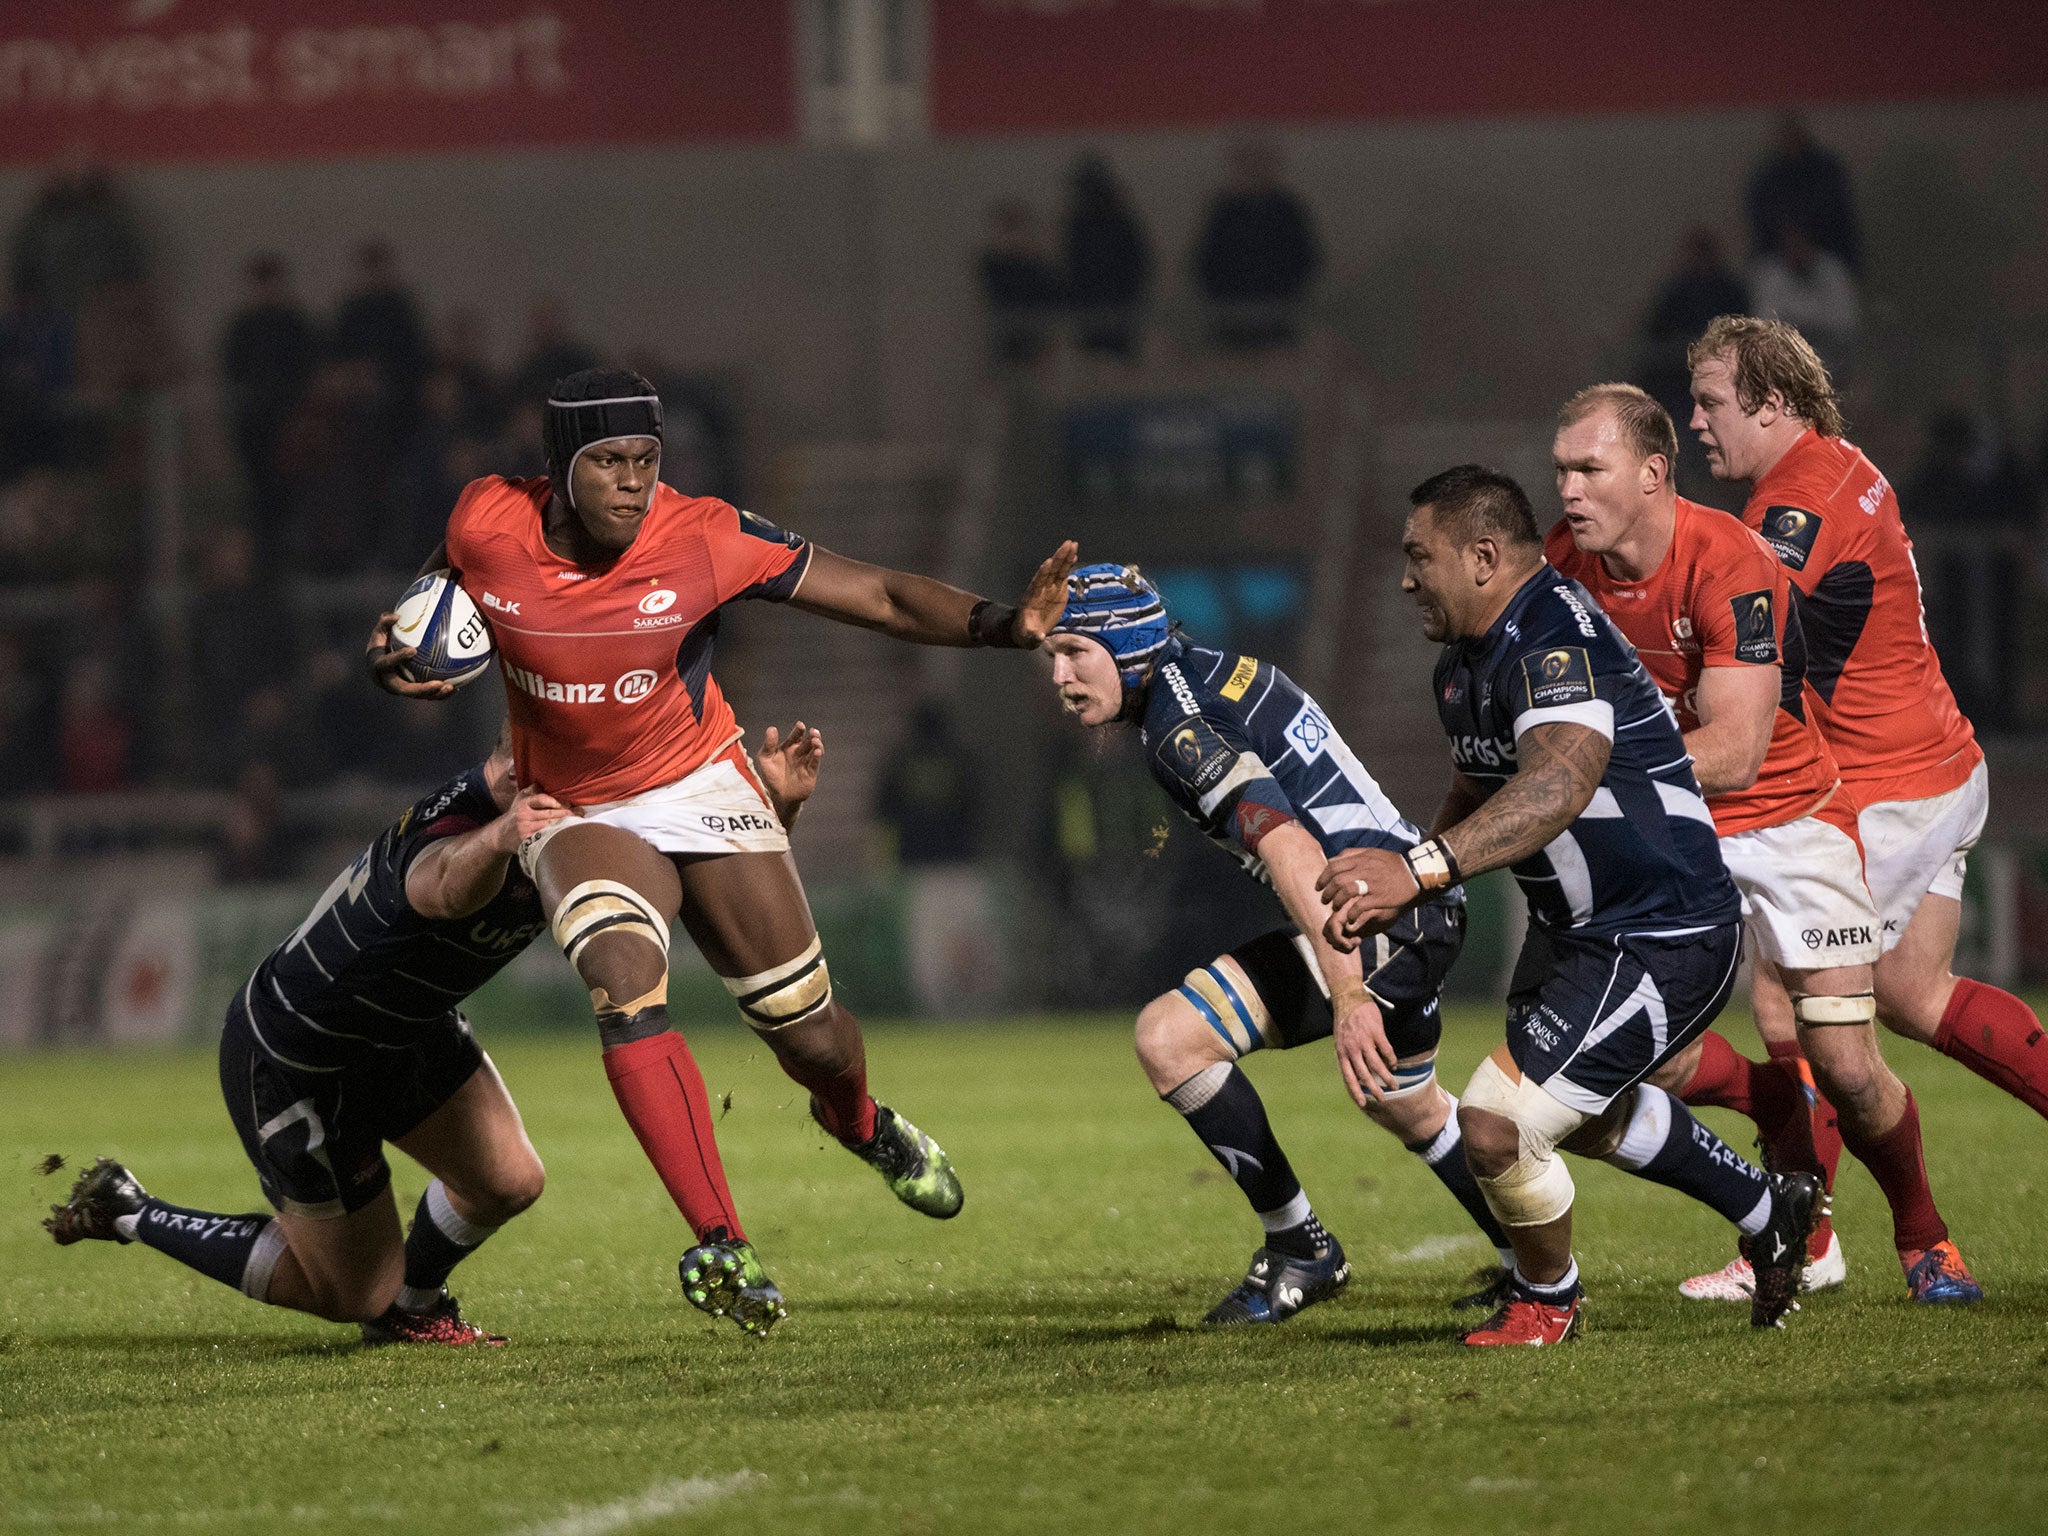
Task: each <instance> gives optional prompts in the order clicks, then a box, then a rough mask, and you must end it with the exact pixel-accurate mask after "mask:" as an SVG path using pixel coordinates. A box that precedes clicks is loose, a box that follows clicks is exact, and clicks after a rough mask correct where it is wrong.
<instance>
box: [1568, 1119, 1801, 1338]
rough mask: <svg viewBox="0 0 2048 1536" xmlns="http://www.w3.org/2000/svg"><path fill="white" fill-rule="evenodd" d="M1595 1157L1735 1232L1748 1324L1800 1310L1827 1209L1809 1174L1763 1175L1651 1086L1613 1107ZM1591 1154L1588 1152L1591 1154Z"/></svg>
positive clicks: (1765, 1323)
mask: <svg viewBox="0 0 2048 1536" xmlns="http://www.w3.org/2000/svg"><path fill="white" fill-rule="evenodd" d="M1616 1110H1617V1113H1615V1114H1614V1116H1613V1118H1612V1120H1611V1121H1610V1122H1609V1123H1610V1125H1611V1129H1609V1130H1607V1131H1606V1132H1605V1135H1604V1138H1603V1139H1604V1140H1605V1141H1606V1143H1607V1144H1606V1145H1605V1146H1604V1147H1601V1148H1599V1149H1598V1150H1597V1153H1596V1155H1599V1156H1601V1157H1603V1158H1604V1159H1605V1160H1606V1161H1607V1162H1609V1163H1612V1164H1613V1165H1614V1166H1615V1167H1617V1168H1622V1169H1626V1170H1627V1171H1628V1172H1630V1173H1633V1174H1635V1175H1637V1176H1638V1177H1639V1178H1645V1179H1648V1180H1650V1181H1651V1182H1652V1183H1654V1184H1662V1185H1664V1186H1666V1187H1667V1188H1670V1189H1675V1190H1678V1191H1680V1192H1681V1193H1683V1194H1688V1195H1691V1196H1692V1197H1693V1198H1694V1199H1695V1200H1698V1201H1699V1202H1701V1203H1702V1204H1703V1205H1708V1206H1711V1207H1712V1208H1713V1209H1715V1210H1717V1211H1719V1212H1720V1213H1721V1214H1722V1215H1723V1216H1725V1217H1727V1218H1728V1220H1730V1221H1731V1222H1733V1223H1734V1224H1735V1229H1736V1230H1737V1231H1738V1232H1740V1233H1741V1234H1742V1237H1743V1239H1744V1243H1743V1246H1744V1249H1745V1256H1746V1257H1747V1258H1748V1259H1749V1262H1750V1265H1751V1267H1752V1269H1753V1270H1754V1272H1755V1282H1754V1290H1753V1293H1752V1295H1751V1297H1750V1314H1749V1320H1750V1324H1751V1326H1753V1327H1757V1328H1765V1327H1771V1326H1776V1325H1779V1324H1781V1323H1782V1320H1783V1318H1784V1315H1785V1313H1786V1312H1788V1311H1790V1310H1792V1309H1794V1308H1795V1307H1796V1306H1797V1305H1798V1303H1797V1302H1796V1301H1795V1300H1794V1298H1795V1297H1796V1296H1797V1295H1798V1292H1799V1275H1800V1272H1801V1270H1803V1269H1804V1268H1805V1264H1806V1251H1807V1250H1806V1240H1807V1237H1808V1236H1809V1234H1810V1233H1811V1232H1812V1230H1813V1221H1814V1217H1815V1216H1816V1215H1817V1214H1818V1213H1819V1212H1820V1211H1821V1210H1822V1209H1824V1208H1825V1206H1826V1196H1825V1193H1824V1192H1823V1190H1822V1188H1821V1183H1820V1179H1819V1177H1818V1176H1817V1175H1815V1174H1811V1173H1776V1174H1774V1173H1766V1172H1764V1171H1763V1170H1762V1169H1761V1168H1757V1167H1755V1166H1753V1165H1752V1164H1750V1163H1748V1162H1746V1161H1745V1160H1744V1159H1743V1158H1741V1157H1740V1156H1738V1155H1737V1154H1736V1152H1735V1151H1734V1149H1733V1148H1731V1147H1730V1146H1729V1145H1728V1144H1727V1143H1726V1142H1724V1141H1722V1140H1721V1138H1720V1137H1718V1136H1716V1135H1715V1134H1714V1133H1713V1132H1712V1131H1710V1130H1708V1129H1707V1128H1706V1127H1705V1126H1704V1125H1702V1124H1700V1122H1699V1121H1698V1120H1696V1119H1694V1118H1693V1115H1692V1113H1691V1111H1689V1110H1688V1109H1687V1108H1686V1107H1685V1105H1683V1104H1682V1103H1680V1102H1679V1101H1678V1100H1677V1099H1675V1098H1673V1097H1672V1096H1671V1095H1670V1094H1668V1093H1666V1092H1665V1091H1664V1090H1663V1089H1662V1088H1658V1087H1655V1086H1653V1085H1652V1084H1649V1083H1639V1084H1637V1085H1636V1087H1635V1088H1633V1089H1632V1090H1630V1093H1629V1094H1628V1095H1625V1096H1624V1097H1623V1098H1622V1099H1620V1100H1618V1101H1617V1103H1616ZM1589 1150H1592V1149H1589Z"/></svg>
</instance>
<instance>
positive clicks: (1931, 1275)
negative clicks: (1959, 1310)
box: [1899, 1238, 1984, 1307]
mask: <svg viewBox="0 0 2048 1536" xmlns="http://www.w3.org/2000/svg"><path fill="white" fill-rule="evenodd" d="M1899 1264H1900V1266H1901V1267H1902V1268H1903V1269H1904V1270H1905V1271H1906V1291H1907V1293H1908V1294H1909V1295H1911V1296H1912V1298H1913V1299H1914V1300H1915V1301H1917V1302H1919V1303H1920V1305H1922V1306H1924V1307H1969V1306H1975V1305H1976V1304H1977V1303H1978V1302H1980V1301H1982V1300H1983V1299H1984V1288H1983V1287H1982V1286H1980V1285H1979V1284H1977V1281H1976V1279H1975V1277H1974V1276H1972V1275H1971V1273H1970V1266H1969V1265H1967V1264H1965V1263H1964V1262H1963V1256H1962V1254H1961V1252H1960V1251H1958V1249H1957V1248H1956V1245H1955V1244H1954V1243H1952V1242H1950V1241H1949V1240H1948V1239H1946V1238H1944V1239H1942V1241H1940V1242H1938V1243H1936V1244H1935V1245H1934V1246H1933V1247H1932V1248H1924V1249H1922V1250H1921V1251H1920V1252H1918V1253H1915V1252H1913V1251H1912V1250H1911V1249H1908V1250H1907V1251H1906V1252H1904V1253H1901V1254H1900V1255H1899Z"/></svg>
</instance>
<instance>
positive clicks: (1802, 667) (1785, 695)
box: [1778, 587, 1807, 720]
mask: <svg viewBox="0 0 2048 1536" xmlns="http://www.w3.org/2000/svg"><path fill="white" fill-rule="evenodd" d="M1778 665H1779V668H1780V671H1779V673H1778V708H1780V709H1782V710H1783V711H1785V713H1786V714H1788V715H1790V716H1791V717H1792V718H1793V719H1794V720H1804V719H1805V718H1806V666H1807V660H1806V625H1805V623H1804V622H1803V621H1802V620H1801V619H1800V617H1799V589H1798V588H1797V587H1794V588H1792V601H1791V602H1789V603H1787V604H1786V605H1785V638H1784V640H1783V641H1782V642H1781V643H1780V645H1779V654H1778Z"/></svg>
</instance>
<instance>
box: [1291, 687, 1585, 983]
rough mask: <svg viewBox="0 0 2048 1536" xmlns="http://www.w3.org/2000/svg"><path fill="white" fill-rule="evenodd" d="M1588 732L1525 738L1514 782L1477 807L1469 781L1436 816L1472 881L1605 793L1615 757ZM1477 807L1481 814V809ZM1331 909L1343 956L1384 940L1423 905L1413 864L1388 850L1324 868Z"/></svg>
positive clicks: (1351, 855)
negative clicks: (1363, 942)
mask: <svg viewBox="0 0 2048 1536" xmlns="http://www.w3.org/2000/svg"><path fill="white" fill-rule="evenodd" d="M1612 748H1613V743H1611V742H1610V741H1609V740H1608V739H1607V738H1606V737H1605V736H1603V735H1601V734H1600V733H1599V732H1598V731H1596V730H1593V729H1592V728H1591V727H1589V726H1583V725H1573V724H1571V723H1569V722H1568V721H1557V722H1554V723H1552V724H1549V725H1538V726H1532V727H1531V728H1530V729H1529V730H1527V731H1526V732H1524V733H1523V735H1522V737H1521V740H1520V744H1519V747H1518V751H1517V758H1518V761H1519V763H1520V766H1519V767H1518V768H1517V770H1516V772H1515V776H1514V777H1513V778H1511V779H1509V780H1508V781H1507V783H1505V784H1503V785H1502V786H1501V787H1500V788H1499V789H1498V790H1497V791H1495V792H1494V796H1493V798H1492V799H1490V800H1488V801H1486V802H1485V803H1484V804H1477V801H1478V796H1479V787H1478V785H1476V784H1474V783H1473V782H1472V781H1471V780H1470V779H1468V778H1467V777H1465V775H1463V774H1459V775H1458V776H1457V778H1456V779H1454V780H1453V781H1452V784H1451V792H1450V793H1449V794H1448V795H1446V796H1445V797H1444V803H1443V808H1442V809H1441V810H1439V811H1438V812H1437V816H1436V828H1437V829H1438V830H1437V833H1436V837H1437V841H1438V842H1440V843H1442V844H1443V845H1444V846H1445V847H1447V848H1448V849H1449V850H1450V853H1451V857H1452V858H1453V859H1455V860H1456V861H1457V869H1458V871H1459V877H1460V878H1465V879H1469V878H1470V877H1471V876H1473V875H1476V874H1480V873H1483V872H1484V871H1486V870H1489V869H1499V868H1501V867H1502V866H1503V865H1506V864H1513V863H1516V862H1518V861H1519V860H1522V859H1526V858H1527V857H1528V856H1529V855H1530V854H1532V853H1534V852H1536V851H1537V850H1538V849H1539V848H1542V847H1544V846H1545V845H1546V844H1547V843H1549V842H1550V840H1551V839H1552V838H1554V837H1556V836H1557V834H1558V833H1560V832H1562V831H1563V830H1564V829H1565V828H1566V827H1568V826H1570V825H1571V824H1572V819H1573V818H1574V817H1576V816H1577V815H1578V814H1579V812H1581V811H1583V810H1584V809H1585V808H1586V806H1587V804H1588V803H1589V802H1590V801H1591V800H1592V798H1593V791H1594V790H1596V789H1598V788H1599V787H1600V775H1601V774H1602V773H1603V772H1605V771H1606V768H1607V755H1608V753H1609V752H1610V751H1611V750H1612ZM1475 806H1476V808H1475ZM1317 886H1318V889H1319V890H1320V891H1321V892H1322V897H1323V901H1324V902H1325V903H1326V904H1327V905H1328V906H1329V907H1330V909H1331V910H1330V916H1329V920H1328V921H1327V922H1326V923H1325V924H1324V925H1323V935H1324V937H1325V938H1326V939H1327V940H1328V941H1329V943H1330V944H1332V945H1333V946H1335V947H1336V948H1338V949H1350V948H1352V947H1354V946H1355V945H1356V944H1357V942H1358V938H1359V935H1361V934H1369V933H1377V932H1379V931H1380V930H1381V929H1383V928H1385V927H1387V926H1388V925H1389V924H1390V923H1392V922H1393V921H1394V920H1395V919H1396V918H1398V917H1399V916H1400V915H1401V914H1402V913H1403V912H1405V911H1407V910H1408V908H1409V907H1411V906H1413V905H1414V904H1415V903H1416V902H1417V901H1419V900H1421V899H1422V896H1423V894H1424V893H1423V891H1422V888H1421V887H1420V885H1418V884H1417V882H1416V879H1415V875H1414V872H1413V871H1412V870H1411V869H1410V867H1409V865H1408V862H1407V861H1406V860H1405V859H1403V858H1402V857H1401V855H1399V854H1397V853H1390V852H1388V851H1387V850H1386V849H1384V848H1348V849H1346V850H1345V851H1344V852H1342V853H1340V854H1338V855H1337V856H1336V857H1335V858H1334V859H1332V860H1330V862H1329V863H1328V864H1327V865H1325V866H1324V868H1323V874H1322V878H1321V879H1320V880H1319V881H1318V882H1317Z"/></svg>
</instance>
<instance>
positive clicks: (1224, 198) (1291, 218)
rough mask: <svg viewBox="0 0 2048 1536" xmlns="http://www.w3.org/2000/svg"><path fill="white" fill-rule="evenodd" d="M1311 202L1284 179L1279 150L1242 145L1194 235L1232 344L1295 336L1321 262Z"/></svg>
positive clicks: (1246, 346) (1204, 282)
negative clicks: (1197, 234)
mask: <svg viewBox="0 0 2048 1536" xmlns="http://www.w3.org/2000/svg"><path fill="white" fill-rule="evenodd" d="M1322 264H1323V256H1322V251H1321V249H1320V248H1319V247H1318V245H1317V243H1316V232H1315V224H1314V221H1313V220H1312V219H1311V218H1310V216H1309V211H1308V206H1307V204H1305V203H1303V202H1302V200H1301V198H1300V197H1299V196H1297V195H1296V194H1295V193H1294V192H1293V191H1292V190H1291V189H1289V188H1288V187H1287V186H1285V185H1284V184H1283V183H1282V182H1281V180H1280V156H1279V152H1278V151H1277V150H1275V149H1274V148H1273V147H1272V146H1271V145H1268V144H1245V145H1241V146H1239V148H1238V150H1237V153H1236V155H1235V156H1234V157H1233V159H1232V165H1231V177H1230V180H1229V181H1228V182H1227V183H1226V184H1225V185H1224V187H1223V188H1222V190H1221V191H1219V192H1218V193H1217V194H1216V197H1215V199H1214V201H1212V202H1211V203H1210V204H1209V216H1208V218H1207V220H1206V221H1205V222H1204V223H1203V225H1202V233H1201V237H1200V238H1199V239H1198V240H1197V241H1196V243H1195V253H1194V269H1195V280H1196V283H1197V284H1198V285H1199V287H1200V288H1201V292H1202V297H1203V298H1205V299H1207V300H1208V301H1209V303H1210V305H1211V306H1213V308H1214V311H1215V313H1214V315H1213V316H1212V318H1211V321H1210V328H1211V334H1212V335H1213V336H1214V337H1215V340H1216V344H1217V345H1218V346H1220V347H1223V348H1225V349H1226V350H1229V351H1251V350H1255V349H1257V348H1261V347H1274V346H1286V345H1288V344H1290V343H1292V342H1293V340H1294V337H1295V332H1296V329H1297V325H1298V318H1297V315H1298V310H1299V306H1300V303H1301V299H1302V295H1303V294H1305V293H1306V292H1307V291H1308V286H1309V284H1310V283H1312V282H1314V281H1315V278H1316V275H1317V273H1318V272H1320V271H1321V270H1322Z"/></svg>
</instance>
